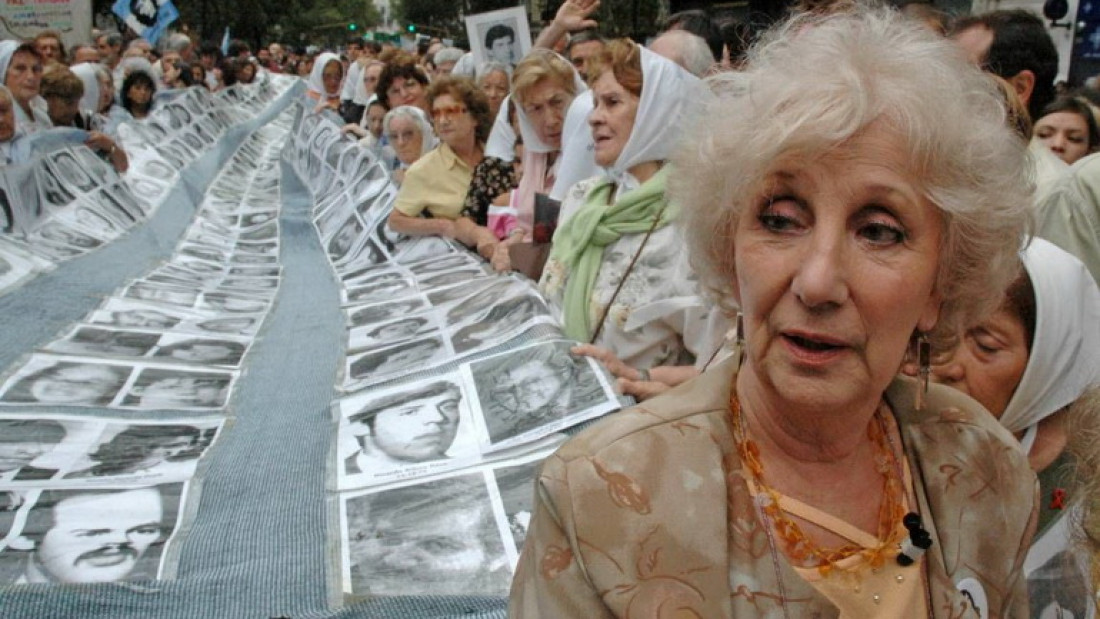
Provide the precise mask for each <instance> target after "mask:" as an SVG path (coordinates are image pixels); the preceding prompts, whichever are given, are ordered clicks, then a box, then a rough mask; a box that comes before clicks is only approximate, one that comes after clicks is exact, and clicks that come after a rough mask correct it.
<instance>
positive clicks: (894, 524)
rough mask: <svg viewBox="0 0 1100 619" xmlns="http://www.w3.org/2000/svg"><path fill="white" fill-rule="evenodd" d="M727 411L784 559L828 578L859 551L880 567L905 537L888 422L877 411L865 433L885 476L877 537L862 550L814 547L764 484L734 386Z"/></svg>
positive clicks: (776, 494) (850, 546)
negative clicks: (887, 429)
mask: <svg viewBox="0 0 1100 619" xmlns="http://www.w3.org/2000/svg"><path fill="white" fill-rule="evenodd" d="M730 415H731V417H732V421H733V432H734V439H735V440H736V441H737V451H738V453H739V455H740V456H741V462H742V463H743V464H744V466H745V468H746V469H748V471H749V473H750V474H751V475H752V480H753V482H754V483H755V484H756V487H757V488H758V489H759V491H760V492H762V493H764V494H765V495H766V496H767V497H768V498H769V499H770V500H768V501H766V504H764V505H762V509H763V511H764V514H765V515H766V516H767V517H768V518H769V519H770V520H771V521H772V523H773V524H774V527H775V532H776V534H777V535H778V537H779V538H780V539H782V540H783V543H784V545H785V548H784V550H785V552H786V554H787V556H788V557H790V558H791V559H792V560H793V561H794V562H796V563H797V564H799V565H801V566H816V567H817V570H818V572H819V573H820V574H821V576H822V577H826V576H828V575H829V574H830V573H831V572H832V571H833V570H834V569H837V568H836V564H837V563H838V562H840V561H842V560H844V559H846V558H848V557H851V556H855V555H862V556H863V557H864V558H865V559H866V564H867V565H869V566H870V567H872V568H878V567H881V566H882V565H883V564H884V563H885V562H886V560H887V559H889V558H893V557H896V556H897V554H898V548H899V545H898V544H899V542H900V541H901V538H902V536H903V529H902V527H900V526H899V523H901V521H902V518H903V517H904V516H905V505H904V489H903V488H902V482H901V478H900V474H899V469H898V463H897V461H896V459H895V456H894V451H893V449H891V448H890V445H889V444H888V442H887V436H886V422H885V421H884V420H883V419H882V415H881V413H880V412H879V411H876V412H875V422H872V423H870V424H868V426H867V435H868V437H869V438H870V439H871V443H872V444H873V445H874V446H875V463H876V468H877V469H878V472H879V473H880V474H882V478H883V484H882V485H883V491H882V503H881V504H880V505H879V512H878V533H877V535H876V537H877V538H878V539H879V540H880V541H879V544H878V545H877V546H875V547H873V548H864V547H862V546H860V545H858V544H854V543H853V544H845V545H843V546H840V547H837V548H821V547H819V546H817V545H816V544H815V543H814V542H813V541H812V540H811V539H810V538H809V537H808V536H807V535H806V534H805V532H803V531H802V527H800V526H798V523H797V522H795V521H793V520H791V518H790V517H789V516H787V513H786V512H785V511H784V510H783V508H782V507H781V504H780V501H781V500H782V496H781V495H780V494H779V492H777V491H776V490H775V489H774V488H772V487H770V486H768V485H767V484H765V483H764V464H763V462H761V460H760V448H759V446H757V444H756V443H754V442H753V441H752V440H751V439H749V438H748V437H747V436H746V434H745V428H744V425H743V422H742V419H741V402H740V400H739V399H738V398H737V391H736V390H734V391H733V392H732V393H731V394H730ZM876 422H877V423H876Z"/></svg>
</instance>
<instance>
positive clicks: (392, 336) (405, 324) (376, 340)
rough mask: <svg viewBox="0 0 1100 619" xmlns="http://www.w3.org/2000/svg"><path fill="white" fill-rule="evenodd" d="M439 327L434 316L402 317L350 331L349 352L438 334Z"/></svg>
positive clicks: (354, 328) (353, 328)
mask: <svg viewBox="0 0 1100 619" xmlns="http://www.w3.org/2000/svg"><path fill="white" fill-rule="evenodd" d="M438 328H439V325H438V324H437V323H436V320H435V319H434V317H433V316H432V314H420V315H417V316H402V317H400V318H397V319H395V320H390V321H387V322H381V323H374V324H369V325H365V326H362V327H352V328H351V329H349V330H348V351H349V352H350V351H360V350H370V349H375V348H381V347H383V346H389V345H392V344H398V343H401V342H407V341H409V340H412V339H417V338H421V337H424V336H425V335H427V334H428V333H431V332H438Z"/></svg>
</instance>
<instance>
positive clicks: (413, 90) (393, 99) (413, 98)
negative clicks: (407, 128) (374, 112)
mask: <svg viewBox="0 0 1100 619" xmlns="http://www.w3.org/2000/svg"><path fill="white" fill-rule="evenodd" d="M386 100H387V101H388V102H389V104H390V109H391V110H392V109H393V108H395V107H398V106H401V105H414V106H416V107H418V108H420V109H422V110H424V111H425V112H430V111H431V110H429V109H428V92H427V91H426V90H424V85H423V84H421V83H420V82H418V81H416V80H414V79H405V78H403V77H396V78H394V80H393V81H392V82H390V87H389V88H388V89H387V90H386Z"/></svg>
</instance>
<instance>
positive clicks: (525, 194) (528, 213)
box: [490, 50, 588, 238]
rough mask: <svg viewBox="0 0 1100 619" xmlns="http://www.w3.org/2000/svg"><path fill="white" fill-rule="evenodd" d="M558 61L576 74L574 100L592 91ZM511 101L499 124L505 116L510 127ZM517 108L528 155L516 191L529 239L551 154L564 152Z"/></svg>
mask: <svg viewBox="0 0 1100 619" xmlns="http://www.w3.org/2000/svg"><path fill="white" fill-rule="evenodd" d="M537 51H539V53H553V52H550V51H549V50H537ZM558 58H560V59H561V61H562V62H564V63H565V64H567V65H569V68H570V70H572V72H573V89H574V93H573V96H574V99H575V98H576V97H580V96H584V93H586V92H587V91H588V86H586V85H585V83H584V80H582V79H581V76H580V74H579V73H577V70H576V69H574V68H573V65H572V64H571V63H570V62H569V61H568V60H566V59H565V58H563V57H561V56H558ZM513 94H514V93H513ZM510 99H511V97H509V99H505V102H504V103H502V104H501V106H500V113H498V114H497V123H498V124H499V123H500V119H501V116H503V119H504V124H505V125H508V112H507V109H508V107H507V103H508V101H509V100H510ZM514 105H515V106H516V119H517V121H518V124H519V132H520V135H521V136H523V153H524V155H523V180H521V181H520V183H519V187H518V188H517V189H516V205H517V210H518V217H517V219H518V220H519V226H520V227H521V228H523V229H524V230H526V231H527V236H528V238H529V237H530V235H531V231H532V230H533V228H534V223H535V194H536V193H542V187H541V185H542V183H543V180H544V179H545V178H546V174H547V172H548V170H549V168H550V166H549V160H550V153H555V152H558V151H560V150H561V149H560V148H554V147H552V146H550V145H549V144H547V143H545V142H543V141H542V140H540V139H539V134H538V131H536V130H535V125H534V124H533V123H532V122H531V119H529V118H527V114H525V113H524V111H523V106H521V105H519V104H518V102H514ZM563 113H564V112H563ZM494 130H495V128H494ZM491 137H492V136H490V139H491ZM512 146H513V145H509V146H508V151H509V153H510V152H511V150H512ZM511 159H512V157H511V155H509V156H508V157H507V159H506V160H507V161H511ZM560 164H561V157H558V161H557V162H556V164H555V165H560Z"/></svg>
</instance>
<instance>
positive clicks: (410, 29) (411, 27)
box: [407, 24, 416, 32]
mask: <svg viewBox="0 0 1100 619" xmlns="http://www.w3.org/2000/svg"><path fill="white" fill-rule="evenodd" d="M407 30H408V31H409V32H416V25H415V24H409V25H408V26H407Z"/></svg>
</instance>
